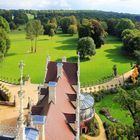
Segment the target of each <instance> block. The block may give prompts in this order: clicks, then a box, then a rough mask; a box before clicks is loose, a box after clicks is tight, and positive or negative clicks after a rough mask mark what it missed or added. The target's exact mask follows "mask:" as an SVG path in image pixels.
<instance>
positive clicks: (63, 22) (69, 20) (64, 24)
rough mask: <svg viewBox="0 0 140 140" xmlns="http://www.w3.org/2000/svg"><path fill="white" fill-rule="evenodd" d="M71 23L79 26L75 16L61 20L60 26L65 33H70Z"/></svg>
mask: <svg viewBox="0 0 140 140" xmlns="http://www.w3.org/2000/svg"><path fill="white" fill-rule="evenodd" d="M70 25H75V26H77V19H76V17H75V16H69V17H63V18H61V20H60V26H61V28H62V32H63V33H64V34H67V33H69V27H70Z"/></svg>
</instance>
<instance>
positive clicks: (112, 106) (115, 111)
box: [95, 95, 133, 125]
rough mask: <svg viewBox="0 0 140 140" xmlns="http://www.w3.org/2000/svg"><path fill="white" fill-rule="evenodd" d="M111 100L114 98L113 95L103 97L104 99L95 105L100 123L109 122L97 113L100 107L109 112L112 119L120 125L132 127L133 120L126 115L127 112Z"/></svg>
mask: <svg viewBox="0 0 140 140" xmlns="http://www.w3.org/2000/svg"><path fill="white" fill-rule="evenodd" d="M113 98H114V95H107V96H105V98H104V99H103V100H102V101H101V102H99V103H96V104H95V109H96V112H97V113H98V114H99V116H100V117H101V119H102V121H103V122H105V121H107V122H110V121H109V120H108V119H106V118H105V116H103V115H101V114H100V113H99V110H100V109H101V108H102V107H105V108H108V109H109V111H110V114H111V115H112V116H113V117H114V118H116V119H118V120H119V121H120V122H121V123H124V124H128V125H132V124H133V120H132V118H131V117H130V116H129V115H128V112H127V110H123V109H122V108H121V107H120V105H119V104H118V103H114V102H113Z"/></svg>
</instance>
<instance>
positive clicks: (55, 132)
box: [46, 72, 76, 140]
mask: <svg viewBox="0 0 140 140" xmlns="http://www.w3.org/2000/svg"><path fill="white" fill-rule="evenodd" d="M67 93H69V94H72V95H73V94H76V93H75V91H74V90H73V88H72V87H71V85H70V83H69V80H68V79H67V76H66V74H65V72H63V76H62V78H59V79H58V82H57V86H56V103H55V104H53V103H51V104H50V107H49V109H48V113H47V120H46V139H47V140H66V139H67V140H73V139H74V137H75V135H74V133H73V131H72V130H71V129H70V127H69V125H68V124H67V122H68V121H67V120H66V117H65V115H64V114H75V109H74V108H73V106H72V105H71V103H70V102H69V98H68V96H67ZM73 118H74V116H73ZM73 120H74V119H73Z"/></svg>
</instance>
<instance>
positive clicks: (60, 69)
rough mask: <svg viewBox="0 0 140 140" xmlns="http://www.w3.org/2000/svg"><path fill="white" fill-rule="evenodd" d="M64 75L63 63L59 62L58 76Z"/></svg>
mask: <svg viewBox="0 0 140 140" xmlns="http://www.w3.org/2000/svg"><path fill="white" fill-rule="evenodd" d="M62 75H63V63H57V78H59V77H62Z"/></svg>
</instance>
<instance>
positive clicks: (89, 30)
mask: <svg viewBox="0 0 140 140" xmlns="http://www.w3.org/2000/svg"><path fill="white" fill-rule="evenodd" d="M78 33H79V38H81V37H87V36H90V37H92V39H93V40H94V42H95V45H96V48H100V47H101V46H102V45H103V44H104V38H105V37H106V35H107V34H106V32H105V30H104V28H103V27H102V25H101V23H100V22H99V21H97V20H89V22H87V20H86V23H84V25H81V26H80V27H79V32H78Z"/></svg>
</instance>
